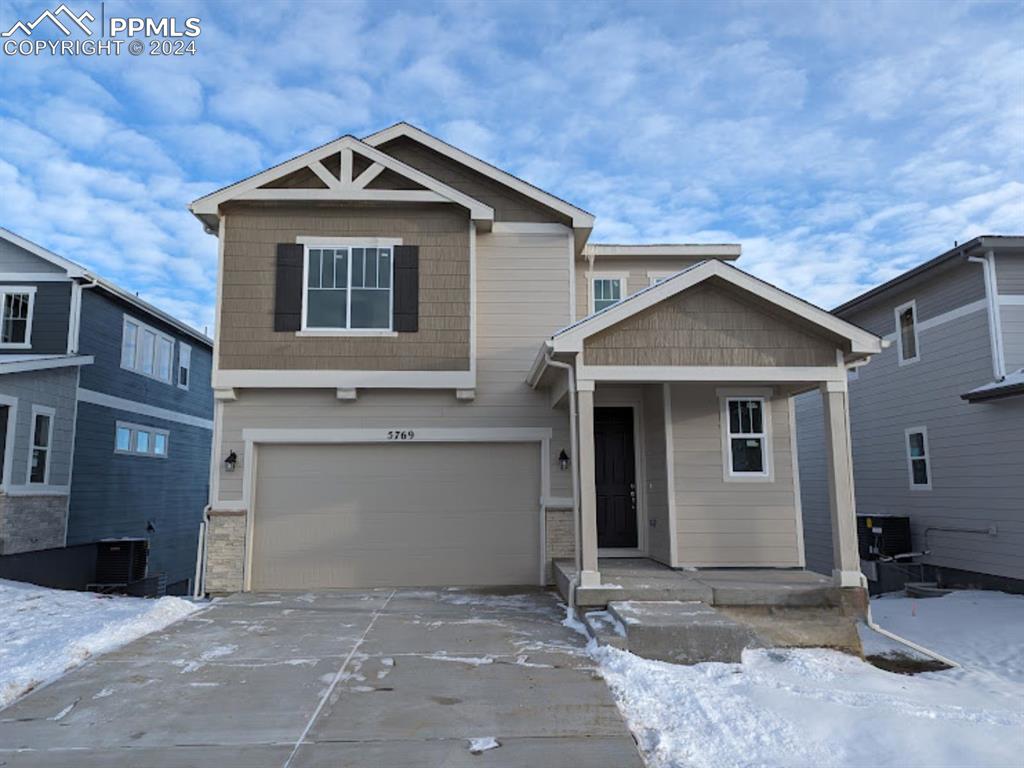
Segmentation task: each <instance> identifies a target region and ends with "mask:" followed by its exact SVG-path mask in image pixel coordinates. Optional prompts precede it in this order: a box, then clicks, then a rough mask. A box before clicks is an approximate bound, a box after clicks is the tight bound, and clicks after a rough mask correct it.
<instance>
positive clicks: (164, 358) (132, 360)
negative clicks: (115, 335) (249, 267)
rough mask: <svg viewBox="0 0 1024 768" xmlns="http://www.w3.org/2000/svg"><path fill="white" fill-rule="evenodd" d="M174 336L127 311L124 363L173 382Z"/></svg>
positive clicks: (155, 377) (151, 376) (130, 369)
mask: <svg viewBox="0 0 1024 768" xmlns="http://www.w3.org/2000/svg"><path fill="white" fill-rule="evenodd" d="M173 359H174V339H173V338H171V337H170V336H168V335H167V334H166V333H161V332H160V331H158V330H156V329H155V328H150V327H149V326H148V325H146V324H145V323H141V322H139V321H138V320H136V319H134V318H130V317H128V316H127V315H125V317H124V327H123V329H122V333H121V367H122V368H124V369H126V370H129V371H134V372H135V373H141V374H142V375H143V376H149V377H150V378H153V379H157V380H158V381H163V382H166V383H168V384H170V383H171V367H172V361H173Z"/></svg>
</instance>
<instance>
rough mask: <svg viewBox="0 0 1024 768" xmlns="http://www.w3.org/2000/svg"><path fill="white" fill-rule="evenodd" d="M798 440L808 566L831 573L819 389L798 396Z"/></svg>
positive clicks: (829, 527)
mask: <svg viewBox="0 0 1024 768" xmlns="http://www.w3.org/2000/svg"><path fill="white" fill-rule="evenodd" d="M796 440H797V455H798V457H799V463H800V507H801V510H802V513H803V523H804V554H805V557H806V560H807V567H808V568H809V569H810V570H812V571H817V572H818V573H824V574H831V573H832V563H833V560H832V517H831V513H830V511H829V506H828V504H829V502H828V476H827V475H826V471H827V468H828V454H827V453H826V448H825V420H824V405H823V401H822V398H821V392H820V391H818V390H815V391H813V392H806V393H804V394H802V395H797V397H796ZM854 471H855V472H856V469H855V470H854Z"/></svg>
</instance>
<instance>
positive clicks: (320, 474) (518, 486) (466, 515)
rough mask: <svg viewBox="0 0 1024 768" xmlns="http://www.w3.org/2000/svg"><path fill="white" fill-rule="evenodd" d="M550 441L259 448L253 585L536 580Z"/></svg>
mask: <svg viewBox="0 0 1024 768" xmlns="http://www.w3.org/2000/svg"><path fill="white" fill-rule="evenodd" d="M539 466H540V456H539V446H538V445H537V444H536V443H533V444H507V443H506V444H468V443H452V444H375V445H315V446H313V445H287V446H277V445H275V446H261V447H260V448H259V459H258V472H257V474H258V478H257V489H256V503H255V513H254V537H253V538H254V540H253V561H252V587H253V589H257V590H260V589H314V588H331V587H338V588H341V587H363V586H417V585H425V586H442V585H448V584H452V585H485V584H532V583H535V582H536V579H537V573H538V570H539V551H538V550H539V541H540V538H539V537H540V531H539V520H538V507H539V499H540V478H539V474H540V469H539Z"/></svg>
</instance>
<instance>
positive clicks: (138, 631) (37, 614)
mask: <svg viewBox="0 0 1024 768" xmlns="http://www.w3.org/2000/svg"><path fill="white" fill-rule="evenodd" d="M198 609H199V606H198V605H196V604H195V603H191V602H189V601H187V600H182V599H181V598H178V597H163V598H160V599H159V600H146V599H144V598H140V597H108V596H101V595H97V594H94V593H91V592H70V591H65V590H59V589H46V588H44V587H36V586H33V585H31V584H23V583H20V582H15V581H6V580H3V579H0V708H3V707H5V706H7V705H8V704H10V703H11V702H12V701H14V700H15V699H16V698H18V697H19V696H21V695H22V694H23V693H26V692H27V691H29V690H31V689H33V688H35V687H37V686H39V685H41V684H43V683H46V682H49V681H50V680H53V679H54V678H57V677H60V675H62V674H63V673H64V672H66V671H68V670H69V669H72V668H73V667H77V666H78V665H79V664H82V663H83V662H85V661H86V660H87V659H89V658H91V657H93V656H97V655H99V654H101V653H106V652H107V651H111V650H114V649H115V648H118V647H120V646H122V645H125V644H126V643H129V642H131V641H132V640H134V639H136V638H137V637H141V636H142V635H146V634H149V633H150V632H155V631H156V630H158V629H163V628H164V627H166V626H167V625H168V624H172V623H173V622H175V621H178V620H179V619H182V618H184V617H185V616H188V615H189V614H190V613H192V612H193V611H196V610H198Z"/></svg>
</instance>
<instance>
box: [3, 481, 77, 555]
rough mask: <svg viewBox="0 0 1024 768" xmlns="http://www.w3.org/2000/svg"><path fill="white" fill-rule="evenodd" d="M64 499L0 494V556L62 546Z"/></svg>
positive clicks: (49, 496)
mask: <svg viewBox="0 0 1024 768" xmlns="http://www.w3.org/2000/svg"><path fill="white" fill-rule="evenodd" d="M67 519H68V497H67V496H58V495H47V496H8V495H7V494H5V493H0V555H13V554H15V553H16V552H32V551H35V550H37V549H53V548H54V547H63V546H64V532H65V530H66V528H67Z"/></svg>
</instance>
